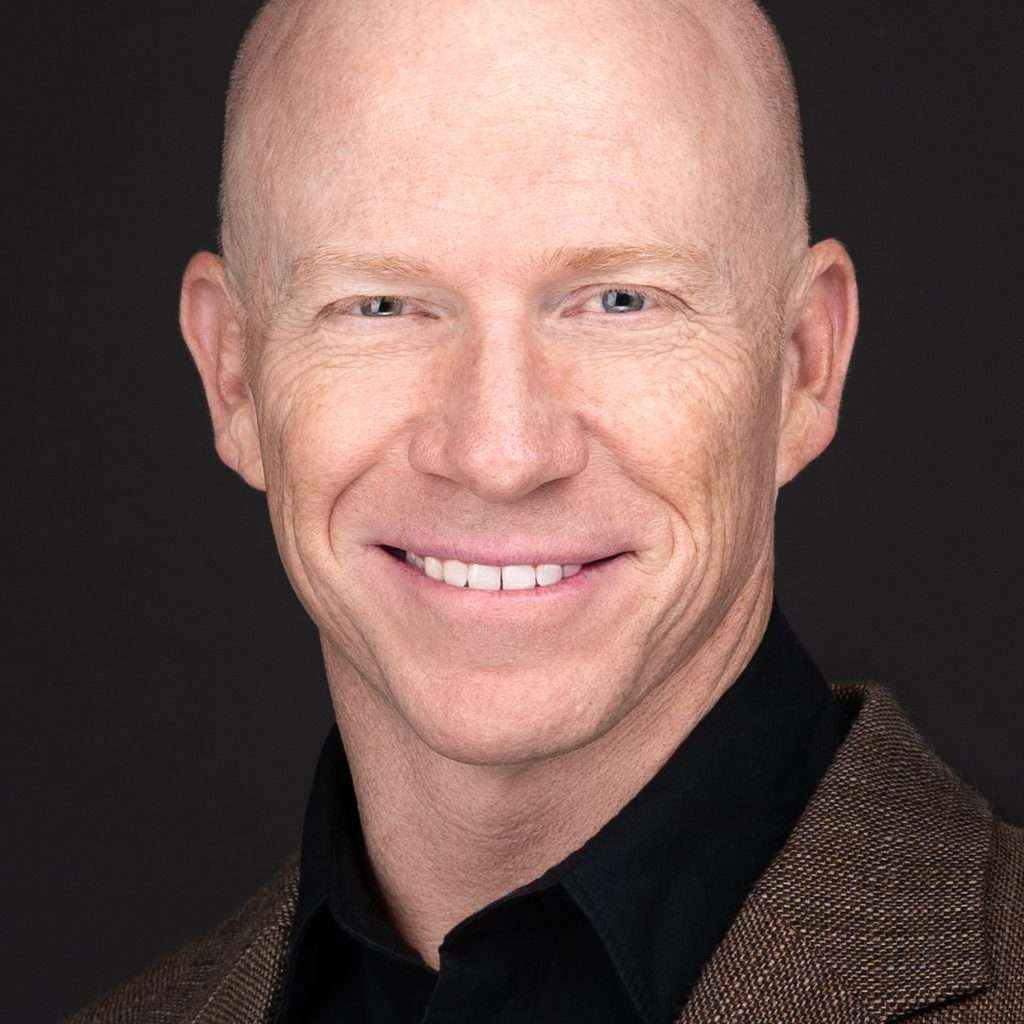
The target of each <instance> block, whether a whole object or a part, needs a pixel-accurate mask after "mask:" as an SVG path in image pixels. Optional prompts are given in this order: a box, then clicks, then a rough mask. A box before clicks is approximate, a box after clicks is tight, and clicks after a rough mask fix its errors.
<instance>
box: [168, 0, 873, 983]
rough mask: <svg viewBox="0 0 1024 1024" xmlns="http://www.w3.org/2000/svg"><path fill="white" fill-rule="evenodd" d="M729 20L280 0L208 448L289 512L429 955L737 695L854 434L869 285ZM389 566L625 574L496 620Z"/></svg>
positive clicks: (332, 668)
mask: <svg viewBox="0 0 1024 1024" xmlns="http://www.w3.org/2000/svg"><path fill="white" fill-rule="evenodd" d="M734 6H735V5H729V4H719V5H715V4H701V5H694V6H692V7H690V6H679V5H674V4H673V5H669V4H666V5H664V7H662V6H661V5H651V4H642V5H637V7H636V10H635V17H633V18H628V17H625V18H624V17H622V16H621V12H622V5H621V4H617V5H615V7H614V10H615V11H618V12H619V16H615V15H613V8H612V6H611V5H609V4H606V3H603V2H592V3H582V2H570V0H543V2H541V0H537V2H532V0H522V2H517V3H516V4H514V5H513V4H507V3H499V2H480V0H476V2H472V3H470V2H456V0H447V2H446V0H422V2H411V0H410V2H406V3H379V2H378V3H376V4H367V5H363V4H343V3H337V2H333V3H332V2H321V3H306V4H301V3H295V4H290V5H282V4H279V5H278V6H277V8H276V9H275V10H274V11H272V12H270V14H269V15H268V16H267V26H269V27H267V26H265V27H264V31H263V38H262V41H261V45H262V46H263V47H264V50H263V53H264V57H263V63H262V64H261V65H260V66H259V68H258V71H257V74H258V75H260V76H262V77H261V78H259V79H258V80H257V84H256V85H255V86H252V87H251V89H250V93H249V96H248V99H247V101H246V103H247V106H246V109H245V111H244V117H245V126H244V128H242V129H240V131H242V132H246V133H247V135H245V137H244V138H243V139H242V141H241V142H239V143H238V146H239V147H240V151H244V152H245V153H246V154H247V162H244V163H243V166H245V167H248V168H249V169H250V170H251V173H252V176H251V177H250V178H249V179H248V186H247V187H248V188H249V193H248V194H247V196H246V197H245V199H244V201H243V200H242V199H239V200H238V203H239V210H241V211H242V212H240V213H239V214H238V216H237V217H236V220H237V223H236V224H235V226H234V229H233V231H234V233H233V235H232V245H233V246H234V251H235V254H236V256H235V258H234V262H233V263H232V262H231V252H230V251H229V264H228V268H227V272H225V268H224V265H223V263H222V261H221V260H220V259H219V258H218V257H216V256H213V255H212V254H209V253H201V254H197V256H196V257H194V258H193V260H192V262H191V263H190V265H189V268H188V270H187V272H186V276H185V281H184V285H183V292H182V328H183V332H184V334H185V338H186V341H187V343H188V345H189V348H190V350H191V352H192V354H193V357H194V358H195V361H196V364H197V367H198V369H199V371H200V373H201V375H202V378H203V383H204V386H205V389H206V394H207V398H208V401H209V404H210V409H211V416H212V419H213V423H214V431H215V437H216V447H217V451H218V453H219V455H220V457H221V458H222V459H223V460H224V462H225V463H226V464H227V465H228V466H230V467H231V468H233V469H235V470H236V471H237V472H238V473H240V474H241V475H242V476H243V478H244V479H245V480H247V482H248V483H250V484H251V485H252V486H253V487H255V488H259V489H262V490H265V491H266V493H267V500H268V507H269V511H270V515H271V521H272V524H273V529H274V534H275V538H276V541H277V545H278V550H279V552H280V555H281V559H282V562H283V564H284V567H285V570H286V572H287V574H288V577H289V579H290V581H291V583H292V586H293V587H294V589H295V592H296V594H297V595H298V597H299V599H300V601H301V602H302V604H303V606H304V607H305V608H306V610H307V611H308V613H309V614H310V616H311V617H312V619H313V620H314V622H315V623H316V624H317V626H318V628H319V631H320V636H321V643H322V647H323V652H324V658H325V666H326V669H327V674H328V679H329V682H330V687H331V697H332V700H333V703H334V707H335V712H336V715H337V719H338V723H339V727H340V729H341V732H342V736H343V738H344V740H345V744H346V750H347V752H348V756H349V760H350V764H351V765H352V770H353V777H354V779H355V782H356V788H357V793H358V795H359V800H360V812H361V816H362V818H363V824H364V832H365V834H366V839H367V848H368V851H369V853H370V856H371V861H372V862H373V864H374V867H375V869H376V871H377V874H378V876H379V879H380V880H381V883H382V888H383V889H384V891H385V894H386V896H387V898H388V899H389V902H390V904H391V907H392V910H393V912H394V914H395V917H396V920H397V921H398V922H399V924H400V927H401V929H402V930H403V932H404V933H405V935H406V937H407V938H408V939H409V940H410V941H411V942H412V943H413V944H414V945H415V946H416V947H417V948H419V949H420V951H421V952H422V953H423V955H424V958H425V959H426V960H427V961H428V962H430V963H433V964H435V965H436V964H437V962H438V960H437V956H436V949H437V945H438V943H439V941H440V939H441V938H442V937H443V935H444V934H445V932H446V931H447V930H448V928H450V927H451V925H452V924H454V923H455V922H457V921H458V920H460V919H461V918H462V917H464V916H465V915H466V914H467V913H470V912H472V911H473V910H474V909H477V908H478V907H479V906H482V905H484V904H485V903H487V902H489V900H490V899H493V898H496V897H497V896H499V895H501V894H502V893H503V892H505V891H508V890H509V889H511V888H512V887H514V886H515V885H518V884H522V883H524V882H526V881H528V880H530V879H531V878H533V877H536V875H538V874H539V873H541V871H543V870H544V869H546V868H547V867H548V866H550V864H553V863H555V862H556V861H557V860H558V859H560V858H561V857H562V856H564V855H565V854H566V853H568V852H569V851H570V850H572V849H574V848H576V847H577V846H579V845H580V844H581V843H582V842H583V841H584V840H585V839H586V838H588V837H589V835H591V834H593V832H594V831H596V830H597V828H598V827H600V825H601V824H602V823H603V822H604V821H606V820H607V819H608V818H609V817H610V816H611V815H612V814H614V813H615V811H616V810H617V809H618V808H619V807H621V806H622V805H623V804H624V803H625V802H626V801H627V800H628V799H630V798H631V797H632V796H633V795H634V794H635V793H636V792H637V791H638V790H639V788H640V787H641V786H642V785H643V784H644V782H646V781H647V779H649V778H650V776H651V775H652V774H653V773H654V772H655V771H656V770H657V768H658V767H660V765H661V764H662V763H663V762H664V760H665V759H666V758H667V757H668V755H669V754H670V753H671V752H672V750H673V749H674V748H675V747H676V746H677V745H678V743H679V742H680V741H681V740H683V739H684V738H685V736H686V735H687V734H688V732H689V731H690V729H692V728H693V726H694V725H695V724H696V722H697V721H699V720H700V718H701V717H702V716H703V715H704V714H705V713H706V712H707V710H708V709H709V708H710V707H711V705H712V704H713V703H714V702H715V701H716V700H717V699H718V697H719V696H720V695H721V693H722V692H724V690H725V689H727V688H728V686H729V685H730V684H731V683H732V681H733V680H734V679H735V678H736V676H737V675H738V673H739V671H740V670H741V669H742V667H743V666H744V665H745V664H746V662H747V661H748V660H749V658H750V656H751V654H752V653H753V650H754V648H755V647H756V645H757V643H758V641H759V640H760V637H761V634H762V633H763V630H764V625H765V623H766V620H767V615H768V612H769V610H770V603H771V594H772V575H773V548H772V543H773V518H774V510H775V500H776V496H777V491H778V488H779V487H781V486H782V485H783V484H784V483H786V482H787V481H788V480H790V479H791V478H792V477H793V476H795V475H796V474H797V473H798V472H799V471H800V470H801V469H802V468H803V467H804V466H805V465H806V464H807V463H808V462H809V461H810V460H811V459H813V458H814V457H815V456H816V455H817V454H819V453H820V452H821V451H822V450H823V449H824V448H825V447H826V446H827V444H828V443H829V441H830V440H831V437H832V435H833V433H834V430H835V424H836V417H837V415H838V408H839V401H840V395H841V391H842V385H843V380H844V377H845V373H846V368H847V365H848V361H849V358H850V353H851V350H852V345H853V340H854V336H855V333H856V322H857V307H856V287H855V283H854V274H853V269H852V266H851V264H850V261H849V258H848V256H847V255H846V253H845V251H844V250H843V248H842V246H840V245H839V243H837V242H834V241H827V242H823V243H819V245H817V246H815V247H814V248H813V249H808V248H807V247H806V244H805V241H804V238H803V235H802V220H801V215H802V211H798V210H796V209H795V208H794V206H793V205H792V204H791V203H790V202H789V194H790V193H789V192H786V194H785V196H784V197H783V198H781V199H780V195H782V193H783V192H785V190H786V188H789V189H790V190H791V192H792V194H793V195H798V194H799V188H797V187H796V186H795V185H794V183H793V181H792V180H791V179H792V174H791V173H790V177H789V178H788V179H787V177H786V174H785V173H783V171H782V170H780V167H783V168H784V164H783V163H781V162H780V161H781V157H780V156H779V153H781V152H783V151H784V149H785V147H784V146H783V145H781V143H780V140H779V138H778V127H777V125H776V124H775V123H774V122H773V121H772V119H771V118H770V117H769V116H768V114H767V113H766V110H765V105H764V102H763V99H762V98H761V97H760V96H759V95H758V93H757V90H756V88H755V87H754V85H753V84H752V81H753V79H752V78H751V74H750V72H749V70H747V69H746V68H745V64H744V60H745V59H746V56H747V54H748V52H749V51H748V49H746V48H744V47H743V46H741V45H740V43H739V42H738V38H739V37H738V36H737V34H736V29H735V23H734V20H733V14H732V13H731V12H732V11H733V7H734ZM655 8H657V11H658V13H657V16H654V15H652V14H651V11H652V10H654V9H655ZM755 16H756V15H755ZM268 48H269V49H270V50H271V51H272V52H273V56H272V57H271V58H267V57H266V52H267V49H268ZM271 86H272V87H271ZM780 182H781V183H782V185H780ZM241 188H242V185H241V183H236V190H237V191H239V192H240V191H241ZM338 254H348V256H349V257H350V258H349V259H348V261H347V262H346V261H345V260H344V259H342V258H340V257H339V256H338ZM353 254H361V255H360V256H359V258H358V259H353V258H352V257H353ZM381 258H387V260H389V262H390V265H388V266H383V267H377V266H374V265H373V264H374V263H375V262H376V263H380V261H381ZM407 264H408V265H407ZM609 290H610V291H611V292H612V293H613V294H614V293H615V292H616V291H620V292H621V291H626V292H633V293H638V294H639V295H642V296H643V300H642V302H641V303H640V305H641V306H642V308H639V309H637V310H636V311H631V312H626V313H612V312H607V311H605V309H604V307H603V305H602V295H604V294H605V293H607V292H608V291H609ZM372 296H393V297H395V298H396V299H398V300H400V302H401V303H402V307H401V308H402V312H401V313H400V314H399V315H394V316H389V317H378V318H373V317H367V316H365V315H361V314H360V303H361V302H362V301H364V300H365V299H366V298H367V297H372ZM620 298H621V297H620ZM417 543H423V544H424V547H422V548H420V547H417V546H416V545H417ZM381 544H391V545H394V546H397V547H406V546H408V547H410V548H411V549H412V550H414V551H417V552H418V553H421V554H430V553H432V551H434V550H437V548H438V546H443V547H444V551H443V552H442V553H448V554H452V555H455V556H456V557H460V558H462V559H463V560H465V561H474V560H477V561H490V562H491V563H492V564H505V563H507V562H510V561H520V560H528V559H519V558H494V559H474V558H473V557H472V556H473V554H474V553H475V552H479V551H481V550H484V549H486V550H487V551H493V550H495V549H496V548H497V550H503V548H502V545H505V547H506V548H507V547H508V546H509V545H518V547H519V548H521V549H525V550H526V551H531V550H536V551H537V552H544V553H547V554H548V555H549V556H550V555H551V554H552V553H555V554H557V553H558V552H566V553H567V557H564V558H560V557H550V559H548V558H546V559H545V560H551V561H554V562H570V561H576V560H577V557H576V556H577V555H578V554H579V552H580V551H582V550H589V551H592V552H594V553H595V554H594V557H598V555H600V554H608V553H612V552H624V554H622V555H621V556H620V557H619V558H618V559H617V560H616V561H615V562H613V563H611V564H610V565H609V566H607V567H606V571H605V574H604V575H603V576H602V578H601V579H600V581H598V582H596V583H594V584H593V585H591V586H590V587H589V589H587V591H586V592H585V594H584V595H583V596H581V597H580V598H578V599H573V600H556V601H549V600H530V596H531V595H515V594H512V595H511V596H512V597H513V598H514V600H513V601H505V600H504V598H505V597H508V596H509V595H508V594H501V595H491V596H492V597H493V598H494V600H492V601H491V602H490V603H489V604H488V605H487V607H486V608H481V607H479V606H478V604H472V605H466V606H465V607H460V606H458V602H457V601H455V600H454V596H457V593H458V592H453V593H452V594H446V595H445V599H444V601H435V600H428V599H425V598H424V594H423V590H422V588H418V587H414V586H412V585H409V584H408V583H407V581H406V579H405V577H402V578H401V579H399V577H398V576H397V575H396V566H395V565H394V564H392V563H391V562H390V561H389V559H390V556H388V555H387V554H385V553H384V552H383V551H382V550H381V548H380V546H379V545H381ZM420 582H422V581H420ZM435 586H437V587H441V586H443V585H442V584H435ZM524 596H525V598H526V599H523V598H524ZM402 849H405V850H407V851H408V850H409V849H415V850H416V856H415V858H413V857H411V856H410V855H409V853H408V852H407V853H405V854H404V855H403V853H402V852H401V851H402ZM396 851H398V852H396ZM413 860H415V861H416V863H415V864H413ZM428 894H430V895H429V896H428Z"/></svg>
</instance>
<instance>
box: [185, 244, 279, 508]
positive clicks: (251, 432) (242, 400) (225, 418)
mask: <svg viewBox="0 0 1024 1024" xmlns="http://www.w3.org/2000/svg"><path fill="white" fill-rule="evenodd" d="M179 323H180V325H181V333H182V335H183V336H184V339H185V344H186V345H188V348H189V351H190V352H191V353H192V359H193V362H194V363H195V365H196V369H197V370H198V371H199V376H200V378H201V379H202V382H203V390H204V392H205V394H206V402H207V405H208V406H209V410H210V419H211V421H212V423H213V436H214V446H215V447H216V450H217V454H218V455H219V456H220V458H221V460H222V461H223V462H224V464H225V465H227V466H229V467H230V468H231V469H233V470H234V471H235V472H236V473H238V474H239V475H240V476H241V477H242V478H243V479H244V480H245V481H246V482H247V483H248V484H249V485H250V486H251V487H255V488H256V489H257V490H266V482H265V479H264V475H263V460H262V457H261V455H260V446H259V432H258V429H257V422H256V409H255V407H254V405H253V401H252V394H251V391H250V389H249V386H248V380H247V374H246V371H245V363H244V336H243V331H242V325H241V323H240V322H239V318H238V315H237V313H236V310H235V306H234V303H233V301H232V299H231V296H230V294H229V292H228V287H227V282H226V280H225V275H224V267H223V263H222V262H221V260H220V258H219V257H218V256H215V255H214V254H213V253H210V252H198V253H196V254H195V255H194V256H193V257H192V259H191V260H189V263H188V266H187V267H186V268H185V274H184V278H183V280H182V284H181V303H180V307H179Z"/></svg>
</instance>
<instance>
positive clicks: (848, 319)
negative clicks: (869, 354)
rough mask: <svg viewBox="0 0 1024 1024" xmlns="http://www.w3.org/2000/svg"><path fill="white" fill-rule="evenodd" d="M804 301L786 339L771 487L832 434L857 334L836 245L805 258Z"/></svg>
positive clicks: (821, 246)
mask: <svg viewBox="0 0 1024 1024" xmlns="http://www.w3.org/2000/svg"><path fill="white" fill-rule="evenodd" d="M808 260H809V269H808V275H807V277H806V278H805V281H806V284H805V285H804V298H803V302H802V305H801V308H800V310H799V311H798V314H797V316H796V319H795V322H794V325H793V327H792V330H791V331H790V334H789V336H788V337H787V338H786V343H785V348H784V355H783V358H784V366H783V374H782V390H783V394H782V404H781V425H780V431H779V449H778V461H777V465H776V486H777V487H782V486H783V485H784V484H786V483H788V482H789V481H790V480H792V479H793V478H794V477H795V476H796V475H797V474H798V473H799V472H800V471H801V470H802V469H804V467H805V466H807V465H808V464H809V463H811V462H812V461H813V460H814V459H815V458H817V457H818V456H819V455H820V454H821V453H822V452H823V451H824V450H825V449H826V448H827V447H828V445H829V443H830V442H831V440H832V438H833V437H834V436H835V431H836V426H837V424H838V421H839V406H840V402H841V400H842V394H843V386H844V384H845V382H846V374H847V370H848V369H849V365H850V357H851V355H852V354H853V344H854V341H855V339H856V336H857V324H858V301H857V279H856V274H855V272H854V268H853V262H852V261H851V259H850V257H849V254H848V253H847V251H846V249H845V248H844V247H843V245H842V244H841V243H840V242H837V241H836V240H835V239H828V240H827V241H824V242H819V243H818V244H817V245H816V246H814V248H813V249H811V250H810V252H809V254H808Z"/></svg>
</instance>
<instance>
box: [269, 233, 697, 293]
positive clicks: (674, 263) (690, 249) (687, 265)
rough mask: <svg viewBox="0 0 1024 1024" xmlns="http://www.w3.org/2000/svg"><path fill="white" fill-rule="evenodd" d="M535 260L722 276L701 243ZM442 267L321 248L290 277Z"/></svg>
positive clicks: (295, 281) (579, 251)
mask: <svg viewBox="0 0 1024 1024" xmlns="http://www.w3.org/2000/svg"><path fill="white" fill-rule="evenodd" d="M531 263H532V265H533V266H535V267H536V268H537V269H539V270H540V271H542V272H544V273H555V272H558V271H561V272H570V273H584V272H587V271H590V272H595V273H602V272H609V271H615V270H620V269H622V268H624V267H627V266H642V267H653V266H664V267H666V268H668V269H669V270H671V271H672V272H673V274H674V276H677V277H679V278H680V279H681V280H682V281H684V282H685V283H686V284H687V285H688V286H690V287H693V288H697V289H700V288H707V287H710V286H711V285H712V284H713V283H714V281H715V278H716V277H717V268H716V264H715V261H714V259H713V257H712V255H711V253H710V252H709V251H708V250H707V249H704V248H702V247H700V246H695V245H687V244H683V245H664V244H661V243H653V244H636V245H622V244H610V245H589V246H568V245H562V246H558V247H556V248H554V249H549V250H548V251H546V252H544V253H542V254H541V255H540V256H539V257H537V258H535V259H534V260H532V261H531ZM436 273H437V272H436V270H435V268H433V267H432V266H431V264H430V263H428V262H427V261H426V260H423V259H420V258H419V257H416V256H411V255H409V254H407V253H402V252H384V253H369V252H356V251H348V250H339V249H316V250H313V251H311V252H308V253H305V254H304V255H302V256H299V257H298V258H297V259H295V261H294V262H293V263H292V265H291V267H290V270H289V273H288V276H287V280H286V281H285V289H286V291H287V292H293V290H294V289H295V288H297V287H301V286H302V285H303V284H305V283H307V282H309V280H310V279H316V278H318V277H336V276H341V275H344V274H357V275H361V276H367V277H379V278H388V279H392V280H398V279H407V278H412V277H430V276H434V275H436Z"/></svg>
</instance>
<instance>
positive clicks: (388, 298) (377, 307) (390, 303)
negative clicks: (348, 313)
mask: <svg viewBox="0 0 1024 1024" xmlns="http://www.w3.org/2000/svg"><path fill="white" fill-rule="evenodd" d="M404 308H405V304H404V303H403V302H402V300H401V299H398V298H395V296H393V295H370V296H368V297H367V298H365V299H363V300H362V302H360V303H359V312H360V313H361V314H362V315H363V316H370V317H380V316H398V315H399V314H400V313H401V312H402V311H403V310H404Z"/></svg>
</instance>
